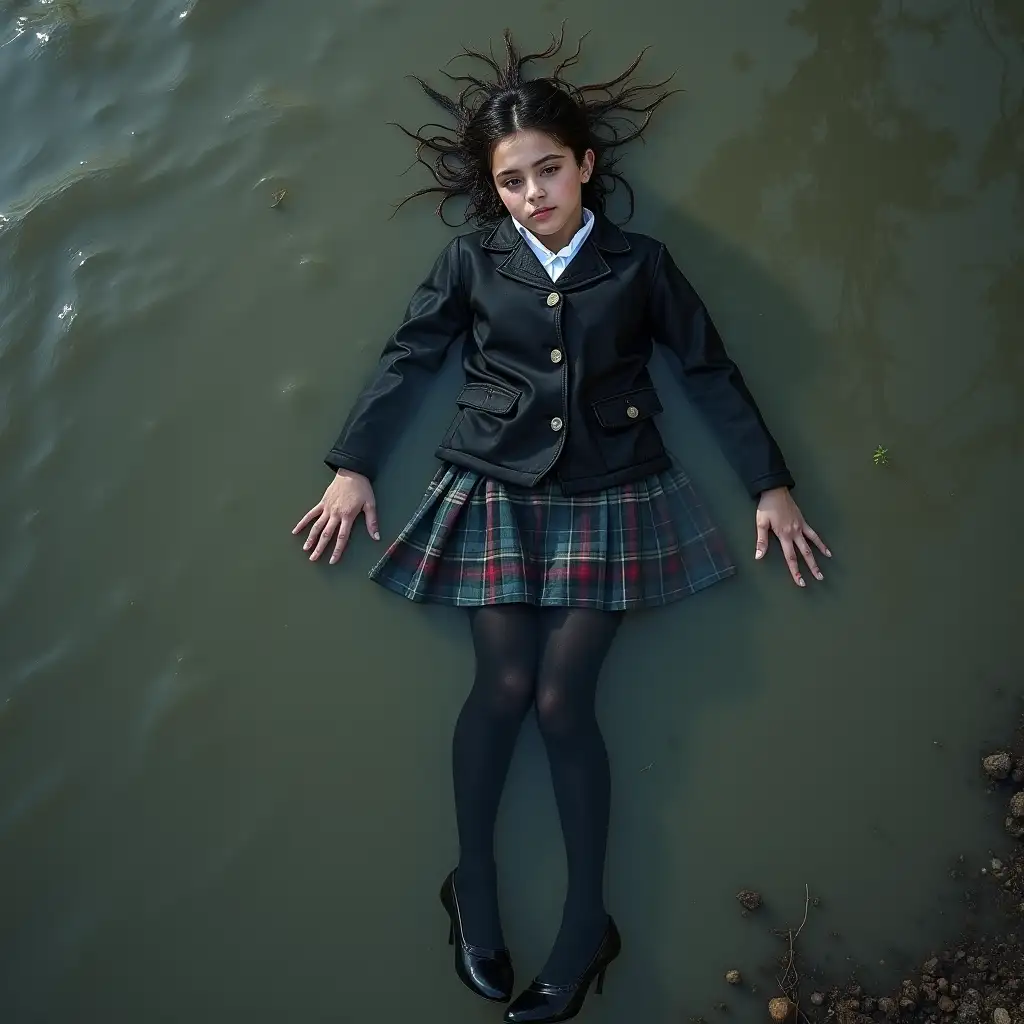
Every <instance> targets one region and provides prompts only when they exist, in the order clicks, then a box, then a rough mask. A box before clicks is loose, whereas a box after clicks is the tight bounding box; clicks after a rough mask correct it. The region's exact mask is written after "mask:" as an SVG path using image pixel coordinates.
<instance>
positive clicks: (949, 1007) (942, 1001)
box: [939, 996, 956, 1013]
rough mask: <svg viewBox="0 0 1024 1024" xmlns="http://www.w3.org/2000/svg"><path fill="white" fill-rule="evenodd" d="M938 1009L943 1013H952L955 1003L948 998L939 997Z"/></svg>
mask: <svg viewBox="0 0 1024 1024" xmlns="http://www.w3.org/2000/svg"><path fill="white" fill-rule="evenodd" d="M939 1009H940V1010H941V1011H942V1012H943V1013H952V1012H953V1011H954V1010H955V1009H956V1003H954V1002H953V1000H952V999H950V998H949V996H940V997H939Z"/></svg>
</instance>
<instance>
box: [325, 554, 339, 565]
mask: <svg viewBox="0 0 1024 1024" xmlns="http://www.w3.org/2000/svg"><path fill="white" fill-rule="evenodd" d="M337 560H338V559H337V558H336V557H335V556H334V555H331V557H330V558H329V559H328V561H327V564H328V565H334V563H335V562H336V561H337Z"/></svg>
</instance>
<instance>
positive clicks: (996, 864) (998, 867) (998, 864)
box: [992, 857, 1003, 874]
mask: <svg viewBox="0 0 1024 1024" xmlns="http://www.w3.org/2000/svg"><path fill="white" fill-rule="evenodd" d="M992 870H993V871H994V872H996V874H998V873H999V872H1000V871H1002V870H1003V862H1002V861H1001V860H1000V859H999V858H998V857H993V858H992Z"/></svg>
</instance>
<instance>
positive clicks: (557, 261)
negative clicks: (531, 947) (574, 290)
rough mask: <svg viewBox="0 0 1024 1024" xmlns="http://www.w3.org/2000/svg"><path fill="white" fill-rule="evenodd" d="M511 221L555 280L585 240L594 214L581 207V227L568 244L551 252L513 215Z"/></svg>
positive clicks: (592, 225) (592, 224) (591, 225)
mask: <svg viewBox="0 0 1024 1024" xmlns="http://www.w3.org/2000/svg"><path fill="white" fill-rule="evenodd" d="M512 223H513V224H515V226H516V231H518V232H519V234H520V235H522V236H523V238H525V239H526V242H527V244H528V245H529V246H530V248H531V249H532V250H533V254H534V255H535V256H536V257H537V259H538V260H539V261H540V265H541V266H542V267H543V268H544V269H545V270H546V271H547V272H548V277H550V278H551V280H552V281H557V280H558V278H559V277H560V276H561V275H562V272H563V271H564V270H565V268H566V267H567V266H569V264H570V263H571V262H572V259H573V257H574V256H575V255H576V254H577V253H578V252H579V251H580V248H581V246H582V245H583V243H584V242H585V241H586V240H587V236H588V235H589V234H590V232H591V229H592V228H593V227H594V215H593V213H591V212H590V210H588V209H587V208H586V207H584V208H583V227H581V228H580V229H579V231H577V232H576V234H575V235H573V236H572V238H571V239H570V241H569V244H568V245H567V246H565V248H563V249H559V250H558V252H552V251H551V250H550V249H549V248H548V247H547V246H546V245H545V244H544V243H543V242H542V241H541V240H540V239H539V238H538V237H537V236H536V235H535V234H534V233H533V232H532V231H530V230H529V229H527V228H524V227H523V225H522V224H520V223H519V221H517V220H516V219H515V218H514V217H513V219H512Z"/></svg>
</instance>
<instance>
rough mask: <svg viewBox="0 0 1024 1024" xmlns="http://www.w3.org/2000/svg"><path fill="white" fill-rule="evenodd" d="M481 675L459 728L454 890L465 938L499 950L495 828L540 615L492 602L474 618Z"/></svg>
mask: <svg viewBox="0 0 1024 1024" xmlns="http://www.w3.org/2000/svg"><path fill="white" fill-rule="evenodd" d="M469 623H470V629H471V630H472V633H473V647H474V650H475V652H476V678H475V680H474V682H473V689H472V690H471V691H470V694H469V697H467V698H466V703H465V704H464V705H463V707H462V711H461V713H460V714H459V719H458V722H457V723H456V725H455V736H454V739H453V742H452V775H453V780H454V783H455V815H456V819H457V821H458V828H459V866H458V869H457V871H456V872H455V889H456V892H457V894H458V899H459V908H460V910H461V911H462V915H463V929H464V932H465V936H466V941H467V942H470V943H472V944H473V945H475V946H483V947H485V948H489V949H500V948H502V947H503V946H504V945H505V941H504V939H503V938H502V933H501V921H500V919H499V916H498V888H497V872H496V869H495V865H494V823H495V820H496V819H497V816H498V804H499V802H500V800H501V792H502V790H503V789H504V786H505V777H506V775H507V774H508V767H509V764H510V762H511V760H512V752H513V750H514V749H515V743H516V737H517V736H518V735H519V727H520V726H521V725H522V722H523V718H524V717H525V716H526V712H527V711H528V710H529V708H530V705H531V704H532V703H533V695H534V686H535V682H536V675H537V655H538V648H539V634H538V617H537V610H536V609H535V608H532V607H530V606H528V605H523V604H510V605H490V606H487V607H483V608H474V609H472V610H471V611H470V613H469Z"/></svg>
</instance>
